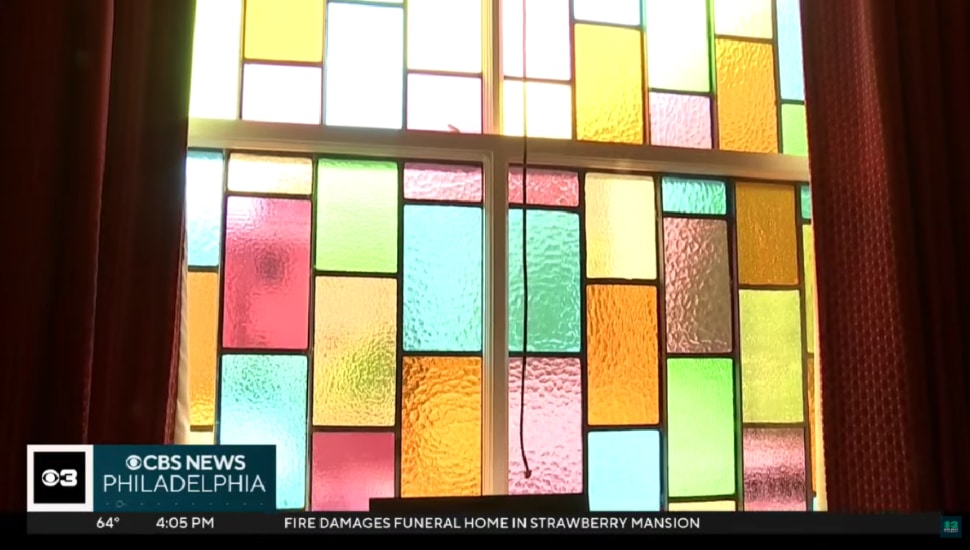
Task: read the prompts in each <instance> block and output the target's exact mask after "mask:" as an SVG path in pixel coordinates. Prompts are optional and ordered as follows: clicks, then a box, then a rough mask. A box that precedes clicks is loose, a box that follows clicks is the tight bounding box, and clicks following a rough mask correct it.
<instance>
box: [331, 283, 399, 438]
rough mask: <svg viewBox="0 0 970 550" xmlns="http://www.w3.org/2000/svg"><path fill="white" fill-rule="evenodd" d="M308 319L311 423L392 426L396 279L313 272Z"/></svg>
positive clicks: (394, 377)
mask: <svg viewBox="0 0 970 550" xmlns="http://www.w3.org/2000/svg"><path fill="white" fill-rule="evenodd" d="M314 299H315V300H316V308H315V310H316V314H315V321H314V323H313V328H314V333H315V338H314V344H313V423H314V424H316V425H329V426H393V425H394V415H395V405H394V403H395V395H396V382H395V380H396V376H397V368H396V366H397V361H396V358H397V353H396V350H397V281H395V280H394V279H367V278H363V277H319V278H317V280H316V292H315V293H314Z"/></svg>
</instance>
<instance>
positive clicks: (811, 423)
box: [805, 357, 818, 490]
mask: <svg viewBox="0 0 970 550" xmlns="http://www.w3.org/2000/svg"><path fill="white" fill-rule="evenodd" d="M805 363H806V364H805V374H806V376H805V384H806V385H807V386H808V443H809V444H810V445H811V452H810V453H809V454H810V455H811V457H810V458H811V459H812V460H811V464H812V469H811V474H812V489H813V490H814V489H815V487H816V483H815V477H816V475H817V471H816V469H815V446H816V445H815V438H816V437H817V431H818V430H817V429H816V427H815V407H816V406H817V405H816V404H815V399H816V394H817V392H816V390H815V360H814V359H813V358H811V357H808V358H807V359H806V360H805Z"/></svg>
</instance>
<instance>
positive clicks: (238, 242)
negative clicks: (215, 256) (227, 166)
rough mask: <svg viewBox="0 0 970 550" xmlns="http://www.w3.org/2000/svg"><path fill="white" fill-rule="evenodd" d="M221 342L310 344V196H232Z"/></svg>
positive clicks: (278, 345)
mask: <svg viewBox="0 0 970 550" xmlns="http://www.w3.org/2000/svg"><path fill="white" fill-rule="evenodd" d="M226 208H227V212H226V266H225V285H226V286H225V290H224V294H223V308H224V309H223V333H222V338H223V346H224V347H227V348H248V349H255V348H275V349H293V350H302V349H306V348H307V338H308V323H309V319H310V314H309V311H310V201H308V200H289V199H261V198H253V197H230V198H229V200H228V201H227V207H226Z"/></svg>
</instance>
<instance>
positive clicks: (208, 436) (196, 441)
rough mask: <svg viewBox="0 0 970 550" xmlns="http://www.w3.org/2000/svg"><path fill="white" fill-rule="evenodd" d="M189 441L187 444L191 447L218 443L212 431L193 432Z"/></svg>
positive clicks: (190, 433)
mask: <svg viewBox="0 0 970 550" xmlns="http://www.w3.org/2000/svg"><path fill="white" fill-rule="evenodd" d="M187 439H188V440H187V441H186V443H187V444H189V445H214V444H215V441H216V438H215V434H213V433H212V430H200V431H196V430H192V431H190V432H189V435H188V438H187Z"/></svg>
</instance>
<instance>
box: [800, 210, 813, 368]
mask: <svg viewBox="0 0 970 550" xmlns="http://www.w3.org/2000/svg"><path fill="white" fill-rule="evenodd" d="M802 260H803V262H804V264H805V265H804V267H803V268H802V272H803V277H805V330H806V338H807V340H808V341H807V342H806V343H807V344H808V352H809V353H814V352H815V230H814V229H812V226H811V225H808V224H804V225H802Z"/></svg>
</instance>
